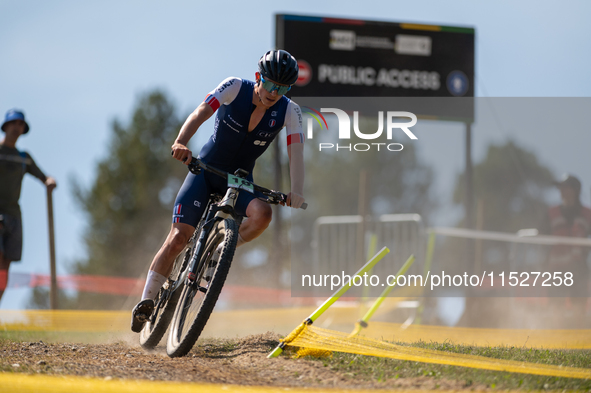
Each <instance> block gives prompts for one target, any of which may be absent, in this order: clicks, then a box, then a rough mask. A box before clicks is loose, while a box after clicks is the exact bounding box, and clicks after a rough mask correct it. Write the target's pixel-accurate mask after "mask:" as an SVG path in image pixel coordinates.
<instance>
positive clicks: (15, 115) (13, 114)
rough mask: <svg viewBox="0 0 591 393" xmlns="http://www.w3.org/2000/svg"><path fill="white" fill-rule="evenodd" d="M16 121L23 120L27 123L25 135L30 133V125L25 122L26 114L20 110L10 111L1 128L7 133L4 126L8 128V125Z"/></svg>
mask: <svg viewBox="0 0 591 393" xmlns="http://www.w3.org/2000/svg"><path fill="white" fill-rule="evenodd" d="M15 120H22V121H24V122H25V132H23V134H26V133H27V132H29V124H28V123H27V121H26V120H25V114H24V113H23V112H22V111H19V110H18V109H10V110H9V111H8V112H6V116H5V117H4V123H2V127H1V128H2V131H5V130H4V126H6V123H10V122H11V121H15Z"/></svg>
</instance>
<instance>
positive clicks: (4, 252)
mask: <svg viewBox="0 0 591 393" xmlns="http://www.w3.org/2000/svg"><path fill="white" fill-rule="evenodd" d="M1 128H2V131H4V133H5V136H4V140H3V141H2V142H0V300H1V299H2V295H3V294H4V291H5V290H6V287H7V285H8V269H9V268H10V264H11V263H12V262H16V261H20V259H21V254H22V245H23V233H22V229H23V228H22V219H21V210H20V206H19V203H18V200H19V198H20V195H21V186H22V181H23V177H24V176H25V173H30V174H31V175H33V176H35V177H36V178H37V179H39V180H41V182H43V184H45V186H46V187H47V189H48V190H49V191H52V190H53V189H54V188H55V187H56V182H55V179H54V178H52V177H50V176H46V175H45V174H44V173H43V172H42V171H41V169H39V167H38V166H37V165H36V164H35V161H33V158H32V157H31V155H30V154H29V153H27V152H22V151H19V150H17V148H16V142H17V140H18V138H19V137H20V136H21V135H23V134H26V133H27V132H29V125H28V124H27V122H26V121H25V115H24V113H23V112H22V111H20V110H17V109H11V110H9V111H8V112H6V116H5V118H4V122H3V123H2V127H1Z"/></svg>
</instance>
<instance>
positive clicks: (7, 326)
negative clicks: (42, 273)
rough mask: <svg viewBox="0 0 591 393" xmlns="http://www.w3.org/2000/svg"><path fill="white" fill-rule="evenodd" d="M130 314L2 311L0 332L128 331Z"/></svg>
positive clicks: (71, 311)
mask: <svg viewBox="0 0 591 393" xmlns="http://www.w3.org/2000/svg"><path fill="white" fill-rule="evenodd" d="M130 315H131V314H130V312H129V311H81V310H56V311H53V310H26V311H18V310H15V311H13V310H2V311H1V312H0V330H12V331H51V332H66V331H75V332H105V331H129V321H130Z"/></svg>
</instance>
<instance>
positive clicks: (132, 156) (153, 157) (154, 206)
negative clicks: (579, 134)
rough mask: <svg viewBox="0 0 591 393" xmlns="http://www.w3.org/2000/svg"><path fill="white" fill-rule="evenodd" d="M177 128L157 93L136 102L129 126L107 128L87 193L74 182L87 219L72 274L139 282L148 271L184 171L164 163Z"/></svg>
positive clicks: (109, 300)
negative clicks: (101, 155) (103, 151)
mask: <svg viewBox="0 0 591 393" xmlns="http://www.w3.org/2000/svg"><path fill="white" fill-rule="evenodd" d="M181 125H182V122H181V120H180V119H179V117H178V115H177V114H176V112H175V109H174V106H173V104H172V103H171V102H170V100H169V99H168V98H167V97H166V95H165V94H164V93H163V92H160V91H153V92H150V93H147V94H144V95H142V96H141V97H140V98H139V100H138V103H137V104H136V107H135V109H134V110H133V114H132V116H131V120H130V121H129V123H128V124H127V125H124V124H123V123H122V122H121V121H119V120H114V121H113V123H112V133H111V140H110V143H109V148H108V155H107V156H106V157H105V158H103V159H102V160H101V161H100V162H99V163H98V164H97V171H96V178H95V180H94V182H93V183H92V185H91V186H90V187H89V188H88V189H84V188H83V187H82V186H81V185H80V184H79V183H78V182H77V181H74V189H75V197H76V200H77V201H78V203H79V204H80V206H81V207H82V209H83V211H84V212H85V213H86V216H87V223H88V227H87V229H86V231H85V234H84V243H85V245H86V252H87V256H86V258H84V259H82V260H79V261H76V262H75V263H74V265H73V272H74V273H77V274H94V275H112V276H126V277H138V276H140V275H141V274H144V273H145V272H146V271H147V267H148V265H149V264H150V262H151V260H152V257H153V256H154V253H155V252H156V250H157V248H158V247H159V246H160V244H161V242H162V241H163V239H164V237H165V235H166V232H167V231H168V228H169V225H170V224H169V223H170V214H171V210H172V204H173V202H174V197H175V196H176V193H177V191H178V189H179V187H180V185H181V184H182V181H183V179H184V177H185V175H186V173H187V172H186V167H185V166H184V165H182V164H180V163H179V162H178V161H176V160H174V159H172V158H171V156H170V146H171V145H172V143H173V142H174V139H175V138H176V136H177V135H178V131H179V129H180V127H181ZM122 301H123V299H120V298H119V297H116V296H103V295H97V294H85V293H80V294H79V295H78V298H77V299H76V302H75V303H76V304H77V306H78V307H80V308H112V307H118V306H120V304H121V302H122Z"/></svg>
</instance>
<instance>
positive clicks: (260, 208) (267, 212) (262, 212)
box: [249, 203, 273, 228]
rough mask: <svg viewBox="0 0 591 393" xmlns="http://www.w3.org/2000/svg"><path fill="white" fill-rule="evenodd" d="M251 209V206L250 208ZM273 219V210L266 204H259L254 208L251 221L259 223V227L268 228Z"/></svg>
mask: <svg viewBox="0 0 591 393" xmlns="http://www.w3.org/2000/svg"><path fill="white" fill-rule="evenodd" d="M249 207H250V206H249ZM272 218H273V209H271V206H269V205H268V204H266V203H260V204H259V203H257V204H256V205H254V206H253V209H252V214H251V215H250V216H249V219H253V220H254V221H256V222H257V224H258V226H261V227H265V228H266V227H267V226H269V223H270V222H271V219H272Z"/></svg>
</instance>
